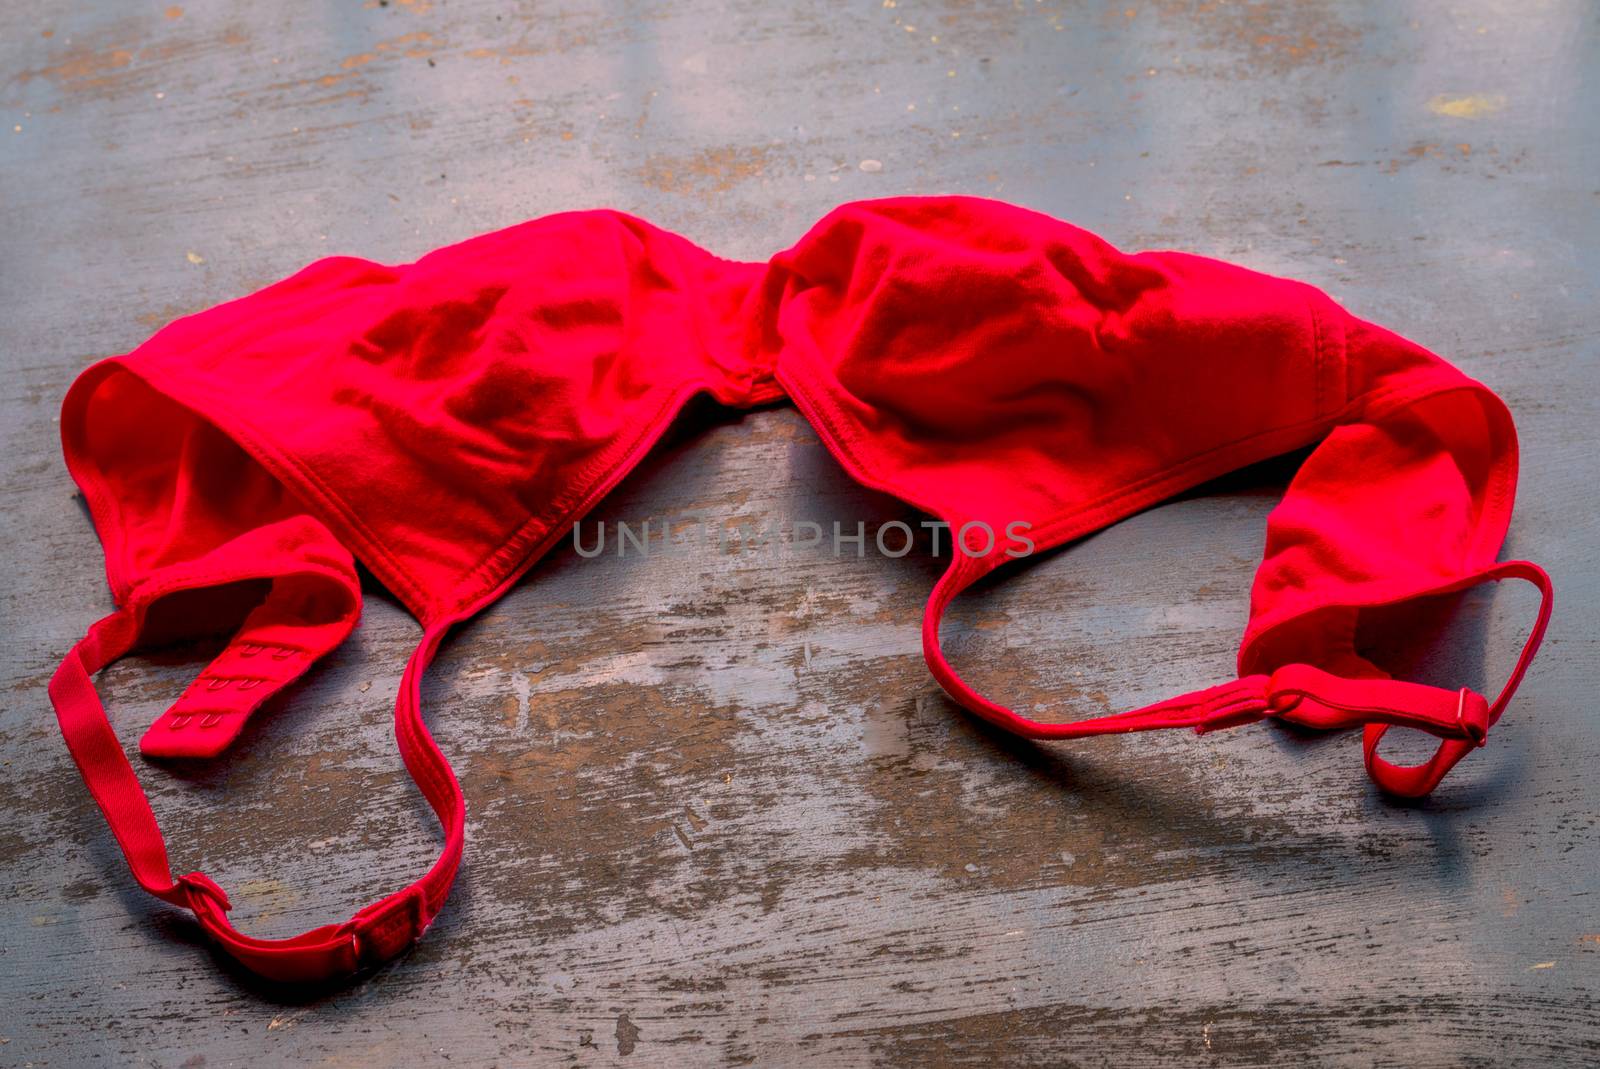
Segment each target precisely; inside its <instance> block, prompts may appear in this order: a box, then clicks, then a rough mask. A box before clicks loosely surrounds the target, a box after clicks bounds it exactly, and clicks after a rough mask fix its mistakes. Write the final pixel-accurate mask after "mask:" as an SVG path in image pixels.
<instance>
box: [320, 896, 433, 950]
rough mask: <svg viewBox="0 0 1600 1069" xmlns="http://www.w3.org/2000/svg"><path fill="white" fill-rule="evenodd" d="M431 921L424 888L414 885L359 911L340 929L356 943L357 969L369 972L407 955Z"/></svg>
mask: <svg viewBox="0 0 1600 1069" xmlns="http://www.w3.org/2000/svg"><path fill="white" fill-rule="evenodd" d="M432 921H433V917H432V916H431V915H430V914H429V913H428V906H427V899H426V896H425V895H424V894H423V892H422V888H421V887H420V886H418V885H417V884H412V885H411V886H410V887H407V888H406V889H405V890H403V891H397V892H396V893H394V894H392V895H390V896H389V897H388V898H384V899H380V900H379V901H377V902H374V903H372V904H371V905H370V906H367V907H365V908H364V909H362V910H360V911H359V912H357V913H356V915H355V916H354V917H351V918H350V919H349V920H348V921H346V922H345V923H344V924H343V925H342V926H341V927H342V930H343V931H344V932H345V933H346V934H348V935H349V936H350V937H351V939H352V940H353V942H354V946H355V953H356V962H357V967H358V968H367V967H369V966H374V965H381V964H383V963H384V962H386V961H389V960H391V959H392V958H396V957H399V956H400V955H401V954H403V953H405V951H406V950H408V949H409V948H410V947H411V946H412V944H414V943H415V942H416V941H417V940H419V939H421V938H422V934H423V933H424V932H426V931H427V930H428V925H429V924H430V923H431V922H432Z"/></svg>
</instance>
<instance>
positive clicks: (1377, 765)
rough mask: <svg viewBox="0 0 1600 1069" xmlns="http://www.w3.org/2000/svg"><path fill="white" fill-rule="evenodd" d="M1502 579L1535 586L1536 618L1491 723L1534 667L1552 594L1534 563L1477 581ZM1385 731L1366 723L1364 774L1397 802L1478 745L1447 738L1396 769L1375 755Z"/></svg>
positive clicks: (1430, 785)
mask: <svg viewBox="0 0 1600 1069" xmlns="http://www.w3.org/2000/svg"><path fill="white" fill-rule="evenodd" d="M1501 579H1523V580H1526V581H1527V582H1530V583H1532V584H1533V585H1534V586H1535V587H1537V588H1538V589H1539V615H1538V616H1537V617H1536V618H1535V619H1534V622H1533V629H1532V630H1530V631H1529V632H1528V641H1527V642H1525V643H1524V644H1523V646H1522V653H1521V655H1520V656H1519V657H1518V658H1517V664H1516V667H1515V668H1513V669H1512V671H1511V676H1510V678H1508V679H1507V680H1506V684H1505V686H1504V687H1502V688H1501V689H1500V694H1499V696H1498V697H1497V698H1495V700H1494V701H1493V702H1492V703H1491V704H1490V705H1489V707H1488V713H1487V718H1488V722H1489V724H1494V723H1496V722H1497V721H1498V720H1499V719H1500V715H1501V714H1502V713H1503V712H1505V709H1506V705H1507V704H1508V703H1510V701H1511V696H1512V695H1513V694H1515V693H1516V692H1517V687H1518V686H1519V685H1520V684H1521V683H1522V677H1523V676H1524V675H1525V674H1526V673H1527V671H1528V666H1529V665H1530V664H1532V663H1533V658H1534V655H1535V654H1537V653H1538V652H1539V644H1540V643H1541V642H1543V641H1544V633H1545V628H1546V627H1548V626H1549V623H1550V613H1551V610H1552V609H1553V608H1554V605H1555V590H1554V588H1553V586H1552V585H1551V582H1550V576H1549V575H1548V574H1546V572H1545V570H1544V569H1543V568H1541V567H1539V566H1538V565H1537V564H1533V563H1531V562H1530V561H1522V560H1517V561H1504V562H1502V563H1500V564H1496V565H1493V566H1492V567H1489V568H1487V569H1485V570H1484V571H1483V572H1482V573H1481V574H1480V575H1479V576H1478V578H1477V580H1476V581H1478V582H1482V581H1485V580H1495V581H1498V580H1501ZM1390 727H1391V725H1390V724H1368V725H1367V726H1366V730H1365V732H1364V734H1363V737H1362V751H1363V755H1364V759H1365V763H1366V767H1367V774H1368V775H1369V776H1371V777H1372V781H1373V782H1374V783H1376V784H1377V785H1378V786H1379V787H1380V788H1382V789H1383V790H1385V791H1387V792H1388V793H1390V794H1394V795H1398V796H1400V797H1402V798H1421V797H1422V796H1423V795H1425V794H1427V793H1429V792H1430V791H1432V790H1433V789H1434V788H1435V787H1437V786H1438V785H1439V782H1440V781H1441V780H1443V779H1444V777H1445V775H1446V774H1448V773H1449V771H1450V770H1451V769H1452V768H1454V767H1455V766H1456V765H1457V763H1459V762H1460V761H1461V759H1462V758H1463V757H1465V756H1467V754H1469V753H1471V752H1472V751H1473V750H1474V749H1475V748H1476V745H1481V741H1480V742H1479V743H1477V744H1475V743H1474V742H1473V741H1471V740H1467V739H1446V740H1445V741H1444V742H1442V743H1440V744H1439V748H1438V749H1437V750H1435V751H1434V754H1433V756H1432V757H1430V758H1428V760H1426V761H1424V762H1422V763H1421V764H1417V765H1397V764H1394V763H1393V762H1391V761H1385V760H1384V759H1383V758H1382V757H1379V756H1378V744H1379V743H1380V742H1381V741H1382V740H1383V736H1384V733H1385V732H1387V731H1388V730H1389V728H1390Z"/></svg>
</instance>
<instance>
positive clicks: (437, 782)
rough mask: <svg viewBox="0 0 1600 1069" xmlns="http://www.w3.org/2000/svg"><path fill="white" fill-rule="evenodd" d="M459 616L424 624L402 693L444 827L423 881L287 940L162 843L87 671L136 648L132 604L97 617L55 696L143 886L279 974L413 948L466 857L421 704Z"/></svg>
mask: <svg viewBox="0 0 1600 1069" xmlns="http://www.w3.org/2000/svg"><path fill="white" fill-rule="evenodd" d="M453 622H454V621H446V622H444V623H441V624H437V625H434V626H433V627H430V628H429V629H428V630H427V631H426V632H425V633H424V634H423V638H422V642H421V644H420V645H418V647H417V649H416V652H414V653H413V654H412V655H411V659H410V661H409V662H408V663H407V664H406V671H405V675H404V677H403V678H402V680H401V684H400V693H399V695H398V696H397V697H396V699H395V735H396V738H397V740H398V741H399V744H400V753H401V756H402V758H403V759H404V760H405V764H406V768H407V770H408V771H409V772H410V773H411V776H412V778H413V779H414V780H415V781H416V782H417V785H418V787H419V788H420V789H421V790H422V793H423V795H424V796H425V797H426V798H427V799H428V803H429V804H430V805H431V806H432V807H433V810H434V813H435V814H436V815H437V816H438V818H439V821H440V824H441V825H442V826H443V828H444V831H445V844H444V848H443V850H442V851H441V853H440V855H439V859H438V860H437V861H436V862H435V863H434V865H433V867H432V868H431V869H429V871H428V872H427V874H426V875H424V876H423V877H422V878H421V879H420V880H418V881H416V882H415V883H413V884H411V885H410V886H409V887H407V888H405V889H404V890H402V891H399V892H397V893H396V894H393V895H390V896H389V897H387V898H384V899H382V900H380V901H378V902H376V903H373V904H372V905H369V906H367V907H366V908H364V909H362V910H361V911H359V912H358V913H356V915H355V916H354V917H352V918H351V919H350V920H349V921H347V922H345V923H344V924H341V925H324V926H323V927H320V928H314V929H312V930H310V931H308V932H303V933H301V934H300V935H297V936H293V937H291V938H288V939H256V938H253V937H251V936H247V935H244V934H242V933H240V932H239V931H238V930H237V929H235V928H234V927H233V926H232V925H231V924H230V923H229V922H228V917H227V913H228V911H229V910H230V909H231V908H232V904H231V903H230V902H229V901H228V896H227V894H226V892H224V891H223V890H222V888H221V887H219V886H218V885H217V884H216V882H215V881H213V880H212V879H211V878H210V877H208V876H206V875H205V874H203V873H199V872H191V873H189V874H187V875H185V876H182V877H180V878H178V879H177V880H173V878H172V874H171V868H170V866H169V863H168V860H167V848H166V841H165V840H164V839H163V837H162V835H161V829H160V827H159V826H158V825H157V823H156V819H155V814H154V813H153V812H152V811H151V809H150V803H149V800H148V799H147V798H146V796H145V794H144V791H143V789H142V788H141V787H140V785H139V781H138V777H137V776H135V775H134V772H133V767H132V765H130V764H129V763H128V758H127V755H126V754H125V753H124V752H123V749H122V744H121V742H120V741H119V740H118V739H117V736H116V734H115V732H113V731H112V729H111V724H110V722H109V720H107V718H106V715H105V709H104V707H103V706H102V705H101V703H100V698H99V695H98V694H97V693H96V692H95V689H94V683H93V680H92V679H91V673H93V672H96V671H98V670H99V669H100V668H102V667H104V666H105V665H106V664H108V663H110V662H111V661H112V660H115V659H116V658H117V657H119V656H121V655H122V654H123V653H125V652H127V650H128V649H129V648H131V646H132V643H133V640H134V638H135V637H136V635H137V633H138V619H137V616H136V614H134V613H132V612H130V611H127V610H123V611H119V612H117V613H114V614H112V615H111V616H108V617H106V618H105V619H104V620H101V621H99V622H98V623H96V624H95V625H94V626H93V627H91V628H90V629H89V633H88V634H87V635H85V636H84V639H83V641H81V642H79V643H78V644H77V645H76V646H74V647H73V648H72V650H71V651H70V652H69V653H68V654H67V656H66V657H65V658H64V659H63V660H62V662H61V666H60V667H59V668H58V669H57V670H56V674H55V676H54V677H53V678H52V679H51V681H50V700H51V704H52V705H53V706H54V707H55V710H56V717H57V719H58V720H59V721H60V723H61V733H62V736H63V738H64V739H65V740H66V743H67V748H68V750H69V751H70V752H71V754H72V757H73V760H74V761H75V762H76V763H77V765H78V770H79V772H80V773H82V775H83V781H84V784H85V785H86V786H87V787H88V788H89V793H90V794H91V795H92V796H93V797H94V800H95V802H96V804H98V805H99V807H100V810H101V812H102V813H103V814H105V818H106V823H107V824H109V825H110V827H111V831H112V833H113V834H114V835H115V836H116V839H117V843H118V845H119V846H120V847H121V848H122V852H123V856H124V857H125V858H126V859H127V862H128V868H129V869H130V871H131V872H132V873H133V876H134V878H135V879H136V880H137V881H138V882H139V885H140V886H141V887H143V888H144V889H145V890H147V891H149V892H150V893H151V894H153V895H155V896H157V897H158V898H161V899H162V900H164V901H167V902H170V903H172V904H173V905H177V906H182V907H184V908H186V909H189V910H191V911H192V912H193V913H194V914H195V917H196V919H197V920H198V921H199V923H200V926H201V927H202V928H204V929H205V930H206V932H207V933H209V934H210V935H211V936H212V938H213V939H215V941H216V942H217V944H218V946H220V947H221V948H222V949H223V950H224V951H226V952H227V953H228V954H229V955H230V956H232V957H233V958H234V959H235V960H237V961H238V962H239V963H240V964H242V965H243V966H245V967H246V968H248V969H250V970H251V971H252V972H255V973H258V974H260V975H262V976H264V977H267V978H268V979H272V980H278V981H283V982H296V983H315V982H324V981H328V980H336V979H341V978H343V977H346V976H349V975H350V974H352V973H354V972H356V971H358V970H360V969H363V968H366V967H369V966H373V965H377V964H379V963H381V962H384V961H387V960H389V959H390V958H393V957H395V956H396V955H398V954H400V953H402V952H403V951H405V949H406V948H408V947H409V946H411V945H412V944H413V943H414V942H415V941H416V940H417V939H418V938H419V937H420V936H421V935H422V933H423V932H424V931H425V930H426V929H427V927H428V924H429V922H431V921H432V919H433V917H434V915H435V914H436V913H437V912H438V909H439V908H440V907H441V906H442V905H443V904H444V900H445V898H446V896H447V895H448V894H449V892H450V887H451V885H452V883H453V882H454V881H455V875H456V871H457V870H458V869H459V867H460V864H461V852H462V846H463V844H464V842H465V829H466V806H465V803H464V801H463V799H462V796H461V788H460V785H459V784H458V783H457V782H456V778H455V773H454V772H453V771H452V770H451V768H450V765H449V762H448V761H446V760H445V757H444V754H442V753H441V752H440V751H439V748H438V746H437V745H435V744H434V741H433V737H432V736H431V735H430V734H429V733H428V729H427V726H426V725H425V724H424V723H423V720H422V714H421V710H420V694H421V679H422V674H423V672H424V671H425V670H426V668H427V666H428V664H429V662H430V661H431V660H432V659H433V655H434V652H435V651H436V650H437V649H438V646H439V642H440V640H441V639H442V638H443V635H444V632H445V631H446V630H447V629H448V627H449V626H450V623H453Z"/></svg>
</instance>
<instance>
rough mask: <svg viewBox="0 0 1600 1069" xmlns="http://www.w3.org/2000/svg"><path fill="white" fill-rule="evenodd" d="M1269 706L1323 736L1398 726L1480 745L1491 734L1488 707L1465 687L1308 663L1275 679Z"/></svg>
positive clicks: (1283, 670)
mask: <svg viewBox="0 0 1600 1069" xmlns="http://www.w3.org/2000/svg"><path fill="white" fill-rule="evenodd" d="M1267 702H1268V704H1269V705H1270V706H1271V708H1272V712H1273V714H1274V715H1275V716H1277V717H1278V718H1279V719H1282V720H1287V721H1288V722H1290V723H1292V724H1300V725H1302V726H1304V727H1310V728H1318V729H1320V730H1324V731H1327V730H1333V729H1337V728H1350V727H1358V726H1361V725H1364V724H1393V725H1397V726H1400V727H1408V728H1416V729H1417V730H1419V731H1426V732H1427V733H1428V734H1430V735H1437V736H1438V737H1439V738H1441V739H1459V740H1465V741H1467V742H1471V743H1472V744H1473V745H1475V746H1482V745H1483V743H1484V740H1485V739H1486V738H1487V737H1488V735H1489V721H1490V717H1489V703H1488V701H1487V700H1485V699H1484V697H1483V695H1481V694H1478V693H1476V692H1475V691H1472V690H1470V689H1468V688H1466V687H1462V688H1461V689H1460V690H1445V689H1443V688H1442V687H1430V686H1426V685H1424V684H1421V683H1406V682H1402V681H1401V680H1398V679H1345V678H1344V677H1342V676H1336V675H1333V674H1332V673H1329V672H1324V671H1322V670H1321V669H1318V668H1313V667H1311V666H1310V665H1308V664H1290V665H1284V666H1283V667H1282V668H1280V669H1278V670H1277V671H1276V672H1274V673H1273V674H1272V678H1271V680H1270V681H1269V682H1268V684H1267Z"/></svg>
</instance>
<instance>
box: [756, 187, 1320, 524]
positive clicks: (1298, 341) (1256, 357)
mask: <svg viewBox="0 0 1600 1069" xmlns="http://www.w3.org/2000/svg"><path fill="white" fill-rule="evenodd" d="M930 213H937V214H939V215H940V216H941V217H945V218H944V221H943V225H942V226H928V225H923V217H924V216H925V215H927V214H930ZM950 217H953V218H950ZM779 264H780V265H781V267H782V268H783V269H785V270H788V271H791V272H793V273H794V275H795V279H796V281H794V282H793V283H792V284H791V289H792V290H793V291H794V292H795V293H796V294H798V295H800V297H801V298H802V299H801V300H800V301H799V302H798V303H797V309H796V311H795V312H794V314H791V315H789V316H787V317H785V318H784V319H783V320H782V323H783V328H784V336H783V342H784V348H783V352H782V353H781V354H780V358H779V368H780V370H781V371H783V372H785V373H786V374H787V375H789V376H790V377H791V378H793V379H795V380H798V381H799V382H801V383H803V384H804V385H805V386H806V387H809V388H810V389H811V390H812V391H815V392H817V393H821V394H825V395H826V396H827V398H828V400H827V402H826V403H825V406H824V407H826V408H828V409H830V410H832V411H833V412H835V413H836V414H837V418H836V419H835V420H834V421H833V422H834V425H833V426H832V427H829V428H825V431H824V433H831V434H833V435H835V436H836V437H839V438H842V439H847V440H848V441H849V442H850V446H849V447H850V448H852V449H853V450H855V451H856V453H857V454H858V459H860V461H861V464H862V466H863V467H865V468H867V469H869V470H870V471H871V472H872V473H873V474H874V475H875V476H877V477H879V478H880V479H881V480H882V481H883V482H885V483H887V484H889V485H891V486H893V487H896V488H898V492H900V493H901V496H903V497H905V498H907V499H908V500H910V501H912V502H914V503H916V504H917V505H918V506H919V507H922V508H926V509H928V510H929V511H933V512H935V513H937V514H938V515H940V516H942V517H945V518H950V519H952V520H960V521H963V522H965V521H969V520H981V521H984V522H987V523H990V524H991V525H1004V524H1007V523H1011V522H1013V521H1025V522H1028V523H1030V524H1032V525H1034V526H1035V527H1041V528H1042V527H1048V526H1051V525H1056V526H1060V525H1063V524H1069V523H1070V522H1071V519H1072V517H1073V516H1074V515H1075V514H1077V513H1079V512H1082V511H1083V510H1085V509H1090V508H1096V507H1099V506H1100V505H1102V504H1103V503H1105V502H1107V501H1108V500H1109V499H1111V498H1114V497H1116V496H1117V495H1118V494H1119V493H1122V492H1124V491H1127V490H1129V489H1130V488H1136V487H1137V486H1139V485H1140V484H1142V483H1145V482H1147V481H1156V480H1159V479H1160V478H1161V477H1162V476H1163V475H1165V474H1166V473H1169V472H1172V471H1173V470H1175V469H1179V468H1182V467H1184V466H1186V465H1196V462H1197V461H1200V463H1199V464H1198V465H1197V467H1203V466H1204V464H1203V460H1202V458H1204V457H1205V456H1206V455H1208V454H1212V453H1214V452H1216V451H1219V450H1224V449H1227V448H1228V447H1232V446H1235V445H1238V444H1239V443H1241V442H1245V441H1248V440H1249V439H1252V438H1256V437H1263V436H1270V435H1271V434H1272V432H1277V431H1281V430H1283V429H1285V428H1296V427H1300V428H1304V435H1303V439H1304V441H1310V440H1312V439H1313V438H1314V437H1315V435H1316V433H1317V431H1318V429H1319V421H1322V420H1325V419H1326V418H1327V417H1328V416H1329V415H1331V413H1332V412H1333V411H1335V410H1336V409H1337V407H1338V406H1339V404H1340V403H1342V400H1343V398H1342V389H1341V388H1340V387H1341V385H1342V379H1343V370H1342V368H1341V367H1340V366H1339V361H1340V359H1341V357H1340V354H1339V353H1338V351H1337V349H1336V348H1335V347H1334V346H1333V345H1332V343H1331V342H1330V341H1329V339H1328V338H1327V336H1326V334H1325V332H1324V331H1323V330H1322V328H1321V326H1320V324H1319V320H1318V317H1317V315H1316V314H1315V313H1314V312H1313V301H1314V300H1315V299H1317V298H1319V297H1320V295H1319V294H1317V293H1316V291H1314V290H1312V289H1311V288H1310V287H1307V286H1304V285H1301V284H1299V283H1293V282H1288V281H1285V280H1281V279H1276V278H1271V277H1269V276H1265V275H1260V274H1257V273H1255V272H1251V271H1248V270H1245V269H1243V268H1238V267H1234V266H1232V265H1228V264H1223V263H1220V262H1217V261H1213V260H1208V259H1205V258H1203V257H1198V256H1190V255H1185V254H1181V253H1143V254H1139V255H1132V256H1130V255H1125V254H1122V253H1120V252H1118V251H1117V250H1116V249H1114V248H1113V247H1112V246H1110V245H1108V244H1107V243H1106V242H1104V241H1102V240H1100V239H1099V238H1097V237H1094V236H1093V235H1091V234H1088V233H1087V232H1085V231H1082V230H1079V229H1077V228H1076V227H1072V226H1070V225H1068V224H1065V223H1061V222H1058V221H1056V220H1053V219H1050V218H1048V217H1046V216H1042V215H1038V214H1035V213H1032V212H1027V211H1024V210H1022V209H1016V208H1003V209H995V208H994V207H993V206H992V205H990V204H989V203H988V202H977V201H966V200H963V199H962V198H946V199H942V200H941V201H940V202H939V203H938V204H937V205H924V204H912V205H903V204H900V203H897V202H887V203H883V202H872V203H869V204H865V205H855V206H850V207H848V208H846V209H840V210H839V211H838V212H835V213H834V215H833V216H830V217H829V218H828V219H827V220H824V221H823V223H821V224H819V226H818V227H817V228H816V229H815V230H813V232H812V233H811V234H808V235H807V236H806V238H805V239H803V240H802V242H801V243H800V245H799V246H797V247H796V249H795V250H791V252H790V253H789V254H786V256H785V257H782V258H780V260H779ZM929 264H937V265H938V266H937V270H932V269H927V266H926V265H929ZM1296 444H1299V443H1296ZM1273 446H1274V448H1275V449H1277V450H1280V451H1281V449H1282V448H1287V447H1285V446H1281V445H1278V443H1276V442H1274V443H1273ZM1254 459H1260V458H1254ZM1233 466H1238V464H1237V463H1235V464H1234V465H1233Z"/></svg>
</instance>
